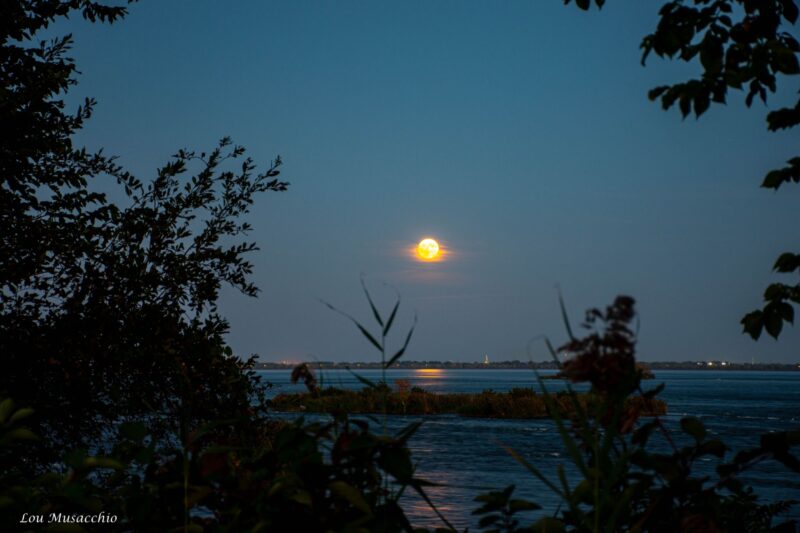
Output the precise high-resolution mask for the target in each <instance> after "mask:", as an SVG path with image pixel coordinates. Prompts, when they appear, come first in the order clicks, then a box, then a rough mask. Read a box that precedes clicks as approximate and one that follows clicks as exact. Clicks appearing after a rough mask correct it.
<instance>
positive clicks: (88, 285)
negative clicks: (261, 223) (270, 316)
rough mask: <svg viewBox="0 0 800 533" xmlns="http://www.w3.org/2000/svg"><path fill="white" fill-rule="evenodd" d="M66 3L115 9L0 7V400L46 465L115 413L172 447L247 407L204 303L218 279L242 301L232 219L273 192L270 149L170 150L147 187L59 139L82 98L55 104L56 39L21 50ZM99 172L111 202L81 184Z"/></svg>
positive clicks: (247, 289)
mask: <svg viewBox="0 0 800 533" xmlns="http://www.w3.org/2000/svg"><path fill="white" fill-rule="evenodd" d="M73 12H79V13H81V14H82V15H83V17H84V18H86V19H87V20H89V21H91V22H94V21H100V22H114V21H116V20H119V19H120V18H121V17H123V16H124V15H125V14H126V9H125V8H124V7H115V6H105V5H102V4H99V3H95V2H89V1H85V0H84V1H78V0H71V1H64V2H29V1H24V0H19V1H16V2H6V3H4V4H3V17H2V18H3V21H4V22H3V24H2V25H1V28H2V29H1V30H0V31H2V32H3V33H2V54H0V75H2V89H1V91H2V93H1V94H2V98H0V122H2V124H3V125H4V127H3V128H2V134H1V135H2V137H1V139H2V143H0V151H2V157H0V165H2V168H0V180H2V182H0V287H1V288H0V295H1V296H2V297H1V298H0V353H3V355H4V363H5V371H4V372H3V373H2V375H1V376H0V394H2V395H5V396H7V397H12V398H14V399H15V400H16V401H17V402H19V403H20V404H22V405H27V406H30V407H32V408H34V409H35V415H34V417H33V419H32V424H33V425H34V429H35V431H36V432H37V433H39V434H41V435H42V436H43V437H44V438H43V439H41V440H40V441H39V442H38V444H34V445H33V447H34V448H36V449H38V450H39V452H40V453H41V454H42V458H43V459H47V460H49V461H55V460H57V459H58V455H59V453H60V450H61V449H62V448H63V447H64V446H66V445H70V446H77V447H84V448H88V447H96V446H98V445H99V444H100V443H102V442H103V439H104V437H105V436H106V435H105V434H106V432H107V431H109V428H110V427H111V424H112V423H115V422H117V421H120V420H125V419H129V418H131V417H135V418H140V419H143V420H147V421H148V424H149V425H150V426H151V429H152V430H153V431H161V432H172V433H174V434H176V435H178V436H179V439H180V440H183V438H184V437H185V436H186V435H187V434H188V433H189V432H190V431H191V430H192V428H193V427H197V426H198V425H202V424H204V423H205V422H208V421H210V420H216V419H220V418H228V417H230V416H233V415H237V416H238V415H239V414H240V413H242V412H244V411H248V410H252V409H258V408H259V407H258V405H255V406H254V402H255V404H261V407H263V402H259V397H260V395H261V394H262V392H263V390H262V389H263V386H262V384H261V383H260V382H259V380H258V379H257V376H256V375H255V374H254V372H253V371H252V364H253V363H252V360H250V361H246V360H241V359H239V358H238V357H235V356H234V354H233V353H232V351H231V350H230V348H229V347H227V346H226V345H225V343H224V341H223V335H224V334H225V332H226V331H227V329H228V324H227V322H226V320H225V319H224V317H222V316H221V315H220V313H219V312H218V310H217V307H216V301H217V297H218V294H219V290H220V288H221V286H222V285H223V284H228V285H230V286H233V287H235V288H237V289H239V290H240V291H242V292H243V293H245V294H248V295H255V294H256V292H257V289H256V287H255V286H253V284H252V283H251V282H250V281H249V280H248V275H249V274H250V272H251V270H252V265H251V264H250V263H249V261H247V259H246V256H247V254H248V253H249V252H251V251H253V250H255V249H256V247H255V245H254V244H252V243H248V242H240V241H241V238H242V236H243V235H245V234H246V233H247V232H248V230H249V229H250V226H249V225H248V224H247V223H246V222H244V221H242V218H243V217H244V216H245V215H246V214H247V213H248V210H249V209H250V206H251V205H252V202H253V199H254V197H255V196H257V195H258V194H260V193H263V192H266V191H284V190H286V187H287V183H286V182H283V181H280V180H279V179H278V177H277V176H278V174H279V170H278V167H279V166H280V164H281V161H280V159H279V158H278V159H276V160H275V161H273V162H272V164H271V165H270V166H269V167H268V168H267V169H266V170H265V171H263V172H257V171H256V167H255V164H254V163H253V161H252V160H251V159H249V158H245V156H244V149H243V148H242V147H240V146H235V145H233V144H232V143H231V141H230V139H228V138H224V139H222V141H221V142H220V143H219V145H218V146H216V147H214V148H213V149H212V150H211V151H209V152H208V153H195V152H192V151H187V150H180V151H178V152H177V154H175V155H174V156H173V158H172V159H171V160H170V161H169V162H168V163H167V164H166V165H164V166H163V167H162V168H161V169H159V170H158V172H157V176H156V177H155V178H154V179H153V180H152V181H147V182H143V181H141V180H139V179H137V178H136V177H134V176H133V175H131V174H129V173H127V172H125V171H124V170H123V169H122V168H120V167H119V166H118V165H117V164H116V163H115V162H114V158H112V157H108V156H106V155H104V154H103V153H102V152H97V153H90V152H89V151H87V150H86V149H84V148H76V147H74V146H73V141H72V136H73V135H74V134H75V132H76V131H78V130H79V129H80V128H81V127H82V126H83V124H84V121H85V120H86V119H88V118H89V117H90V115H91V111H92V106H93V105H94V102H93V101H92V100H87V101H86V104H85V105H84V106H82V107H81V108H79V109H78V111H77V112H76V113H75V114H74V115H70V114H68V113H67V112H66V111H65V110H64V108H65V104H64V101H63V99H62V98H63V95H64V93H65V92H66V91H67V90H68V89H69V88H70V87H71V86H72V85H74V84H75V74H76V70H75V64H74V62H73V61H72V60H71V59H70V58H69V57H68V56H67V54H68V52H69V49H70V45H71V43H72V40H71V37H70V36H66V37H61V38H56V39H54V40H52V41H50V42H46V43H42V44H41V45H37V44H33V43H34V42H35V41H34V40H35V39H36V38H37V35H38V33H37V32H40V31H41V30H43V29H44V28H46V27H47V26H49V25H50V24H51V23H53V22H54V21H56V20H58V19H60V18H63V17H66V16H68V15H69V14H70V13H73ZM99 180H103V181H104V182H107V181H112V182H113V181H115V182H116V183H117V184H118V186H119V187H118V188H119V190H118V191H117V194H118V195H119V196H121V197H122V198H123V200H121V201H118V202H116V203H112V202H111V201H109V199H108V198H107V197H106V195H105V194H102V193H99V192H96V189H97V187H96V183H97V182H98V181H99ZM262 411H263V409H262ZM254 420H255V418H254ZM46 463H47V461H44V462H38V463H31V465H38V466H39V467H44V466H45V465H46Z"/></svg>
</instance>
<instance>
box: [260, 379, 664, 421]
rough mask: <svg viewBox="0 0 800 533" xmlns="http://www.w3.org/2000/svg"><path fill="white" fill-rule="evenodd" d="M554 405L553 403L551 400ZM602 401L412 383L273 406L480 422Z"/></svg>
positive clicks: (654, 406)
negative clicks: (446, 388)
mask: <svg viewBox="0 0 800 533" xmlns="http://www.w3.org/2000/svg"><path fill="white" fill-rule="evenodd" d="M548 397H549V399H550V400H552V401H551V402H548V401H547V399H548ZM598 399H599V397H598V396H596V395H593V394H591V393H576V394H575V400H577V402H576V401H575V400H573V398H571V397H570V395H569V393H567V392H557V393H548V394H547V397H545V395H544V394H542V393H537V392H536V391H535V390H534V389H532V388H528V387H518V388H514V389H511V390H510V391H508V392H495V391H491V390H485V391H483V392H480V393H432V392H428V391H426V390H424V389H421V388H419V387H411V386H410V383H409V382H408V380H397V382H396V387H395V388H394V389H390V388H389V386H388V385H384V386H383V387H381V386H380V385H379V386H377V387H365V388H363V389H361V390H346V389H339V388H334V387H327V388H324V389H315V390H312V391H310V392H303V393H288V394H287V393H281V394H278V395H277V396H275V397H274V398H272V400H270V403H271V407H272V408H273V409H275V410H276V411H283V412H310V413H329V414H336V413H349V414H369V413H371V414H379V413H384V412H385V413H386V414H391V415H438V414H457V415H461V416H466V417H476V418H518V419H528V418H549V417H550V409H549V408H548V403H551V404H552V405H554V406H555V407H556V408H557V410H558V413H559V414H560V416H564V417H572V416H573V415H575V414H576V403H577V405H578V406H580V408H581V409H583V410H586V408H587V406H588V405H589V404H590V402H593V401H596V400H598ZM625 409H626V411H627V412H629V413H636V414H638V415H641V416H654V415H663V414H666V412H667V404H666V403H665V402H664V401H662V400H659V399H657V398H645V397H642V396H631V397H630V398H628V399H627V400H626V403H625Z"/></svg>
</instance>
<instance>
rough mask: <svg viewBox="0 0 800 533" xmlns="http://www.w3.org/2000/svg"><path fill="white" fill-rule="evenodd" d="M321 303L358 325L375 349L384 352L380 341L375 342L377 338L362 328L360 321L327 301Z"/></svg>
mask: <svg viewBox="0 0 800 533" xmlns="http://www.w3.org/2000/svg"><path fill="white" fill-rule="evenodd" d="M319 301H320V303H322V305H324V306H326V307H327V308H328V309H330V310H331V311H334V312H336V313H339V314H340V315H342V316H343V317H346V318H347V319H349V320H350V321H351V322H352V323H353V324H355V325H356V327H357V328H358V329H359V331H361V334H362V335H364V337H366V338H367V340H368V341H369V342H371V343H372V345H373V346H375V348H377V349H378V351H380V352H383V347H381V345H380V343H379V342H378V341H376V340H375V337H373V336H372V335H371V334H370V332H369V331H367V329H366V328H365V327H364V326H362V325H361V323H360V322H359V321H358V320H356V319H355V318H353V317H352V316H351V315H348V314H347V313H345V312H344V311H342V310H341V309H339V308H337V307H334V306H333V305H331V304H329V303H328V302H326V301H325V300H319Z"/></svg>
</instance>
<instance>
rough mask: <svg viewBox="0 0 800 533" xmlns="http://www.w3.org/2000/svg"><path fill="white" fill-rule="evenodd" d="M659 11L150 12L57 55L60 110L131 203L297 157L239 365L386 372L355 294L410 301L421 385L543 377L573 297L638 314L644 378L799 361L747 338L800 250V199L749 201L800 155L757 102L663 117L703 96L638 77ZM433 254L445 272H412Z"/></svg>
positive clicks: (269, 222)
mask: <svg viewBox="0 0 800 533" xmlns="http://www.w3.org/2000/svg"><path fill="white" fill-rule="evenodd" d="M659 5H660V2H634V1H627V2H623V1H614V2H609V3H608V5H607V6H606V8H604V9H603V11H602V12H599V13H598V12H597V11H593V12H591V13H584V12H581V11H579V10H578V9H577V8H575V7H574V6H568V7H565V6H563V5H562V3H561V2H560V1H558V0H552V1H549V2H543V1H542V2H528V1H515V2H468V1H439V2H427V1H425V2H422V1H418V2H394V3H388V2H299V1H298V2H274V3H273V2H269V3H268V2H249V3H245V2H241V3H235V4H234V3H225V4H222V3H220V2H210V1H205V2H177V1H176V2H153V1H150V2H141V3H139V4H134V5H133V6H131V14H130V16H129V17H128V18H127V19H125V20H124V21H122V22H121V23H119V24H114V25H113V26H102V25H91V24H88V23H86V22H83V21H82V20H80V19H79V18H76V19H74V20H72V21H69V22H67V23H64V24H59V25H58V26H56V27H55V28H54V30H55V31H57V32H66V31H71V32H73V33H74V36H75V39H76V46H75V49H74V50H73V52H74V53H73V54H72V55H73V57H75V59H76V60H77V63H78V67H79V70H81V72H82V74H81V76H80V83H79V85H78V86H77V87H76V88H74V89H73V90H72V92H71V93H70V98H69V100H68V101H69V102H70V103H71V104H72V105H77V103H78V102H79V101H80V100H81V99H82V98H83V97H85V96H93V97H95V98H97V100H98V102H99V104H98V107H97V108H96V113H95V116H94V117H93V118H92V120H91V121H90V122H89V123H88V125H87V127H86V129H85V130H84V131H83V132H82V133H81V134H80V138H79V140H80V141H81V142H83V143H85V144H86V145H87V146H89V147H92V148H97V147H104V148H105V150H106V151H107V152H108V153H113V154H118V155H119V156H120V162H121V163H122V164H123V165H124V166H126V167H127V168H128V169H129V170H131V171H133V172H134V173H135V174H137V175H138V176H139V177H140V178H150V177H153V176H154V174H155V169H156V168H157V167H158V166H159V165H161V164H163V163H164V162H165V161H167V159H168V157H169V156H170V155H171V154H173V153H175V151H176V150H177V149H178V148H182V147H187V148H195V149H198V150H207V149H208V148H210V147H212V145H213V144H214V143H215V142H216V140H217V139H219V138H220V137H222V136H224V135H231V136H232V137H233V138H234V140H235V141H236V142H237V143H240V144H243V145H245V146H246V147H248V149H249V153H250V154H251V155H252V156H253V157H254V158H255V159H256V161H257V162H260V163H262V164H263V165H266V164H268V162H269V160H270V159H272V158H273V157H274V156H275V155H277V154H280V155H281V156H282V157H283V159H284V163H285V164H284V167H283V169H282V170H283V173H282V177H284V178H286V179H287V180H289V181H290V182H291V187H290V190H289V192H287V193H283V194H267V195H264V196H261V197H260V198H259V199H258V200H257V203H256V205H255V208H254V210H253V212H252V216H251V217H250V221H251V222H252V223H253V225H254V227H255V229H254V231H253V233H252V237H253V239H254V240H255V241H257V242H258V243H259V245H260V246H261V250H260V251H259V252H257V253H255V254H253V256H252V259H253V261H254V263H255V265H256V268H255V273H254V278H255V281H256V282H257V284H258V285H259V286H260V288H261V289H262V293H261V295H260V297H259V298H257V299H250V298H247V297H244V296H241V295H239V294H237V293H236V292H235V291H232V290H227V291H225V293H224V294H223V298H222V305H221V307H222V310H223V312H224V313H225V314H226V316H227V317H228V318H229V319H230V321H231V325H232V330H231V333H230V335H229V341H230V343H231V345H232V346H233V348H234V349H235V350H237V351H238V352H239V353H242V354H248V353H257V354H259V355H260V356H261V357H262V358H263V359H265V360H272V361H277V360H282V359H288V360H295V361H296V360H303V359H305V360H313V359H316V360H345V361H346V360H349V361H355V360H374V357H375V353H374V352H373V351H372V350H371V349H370V346H369V345H368V344H367V343H366V342H365V341H364V339H363V338H361V337H360V334H359V333H358V331H357V330H356V329H355V328H354V327H353V326H352V324H350V323H348V321H347V320H346V319H345V318H343V317H342V316H340V315H337V314H335V313H333V312H331V311H330V310H329V309H327V308H326V307H324V306H323V305H322V304H321V303H320V302H319V301H318V299H323V300H326V301H329V302H331V303H333V304H334V305H336V306H338V307H340V308H341V309H343V310H345V311H348V312H350V313H352V314H353V315H355V316H356V317H358V318H359V319H363V320H364V321H365V322H367V321H369V319H370V313H369V308H368V307H367V304H366V301H365V300H364V298H363V294H362V292H361V288H360V285H359V277H360V275H361V274H362V273H363V274H364V275H365V276H366V281H367V284H368V285H369V286H370V287H371V288H372V289H373V291H374V293H375V298H376V300H377V301H378V303H379V305H381V306H382V307H383V308H386V309H387V311H388V308H390V306H391V304H392V299H393V298H394V294H395V293H394V290H395V289H396V290H397V291H398V292H399V293H400V294H401V295H402V304H401V313H400V317H399V319H398V324H397V331H396V332H395V336H394V337H393V338H392V340H393V341H394V342H395V344H399V343H400V342H401V340H402V339H401V338H400V337H401V331H400V330H401V329H402V328H406V327H408V325H410V323H411V320H412V318H413V315H414V312H416V313H417V315H418V319H419V323H418V325H417V330H416V333H415V336H414V338H413V340H412V342H411V345H410V347H409V351H408V354H407V356H406V358H407V359H412V360H421V359H439V360H460V361H476V360H482V359H483V355H484V354H488V355H489V357H490V358H491V359H493V360H502V359H526V358H527V356H526V345H527V343H528V340H529V339H531V338H532V337H534V336H536V335H541V334H548V335H549V336H551V338H552V339H553V341H554V342H561V341H563V340H564V338H565V335H564V330H563V327H562V325H561V322H560V313H559V308H558V299H557V292H556V288H555V287H556V286H557V285H560V286H561V288H562V290H563V293H564V298H565V300H566V302H567V306H568V309H569V311H570V316H571V318H572V319H573V321H574V322H579V321H580V320H581V318H582V316H583V310H584V309H586V308H588V307H593V306H605V305H607V304H608V303H610V302H611V301H612V300H613V298H614V296H615V295H617V294H629V295H632V296H634V297H635V298H636V299H637V301H638V307H639V310H640V313H641V330H640V344H639V354H640V358H641V359H643V360H651V361H652V360H687V359H712V358H713V359H728V360H731V361H739V362H744V361H748V362H749V361H751V360H753V359H755V360H756V361H760V362H768V361H783V362H790V361H798V360H800V350H799V349H798V347H799V346H800V342H798V341H800V330H798V328H793V329H792V328H790V329H789V330H787V331H786V332H785V333H784V335H783V336H782V337H781V339H780V340H779V341H778V342H775V341H774V340H772V339H771V338H764V339H762V340H761V341H759V342H753V341H752V340H750V339H749V337H746V336H745V335H743V334H742V333H741V326H740V325H739V319H740V318H741V316H742V315H743V314H744V313H745V312H747V311H750V310H752V309H753V308H755V307H756V306H757V305H758V304H759V303H760V300H761V294H762V292H763V289H764V287H765V286H766V284H767V283H768V282H769V281H771V280H775V279H780V278H779V277H777V276H775V275H773V274H771V271H770V269H771V266H772V263H773V262H774V260H775V258H776V257H777V255H778V254H779V253H780V252H783V251H786V250H790V249H796V248H797V247H798V245H799V244H800V243H799V242H798V241H797V232H796V230H797V227H798V223H800V209H797V206H798V200H800V192H799V191H798V189H797V188H796V187H795V188H793V189H791V188H786V189H784V190H781V191H780V192H778V193H773V192H771V191H766V190H764V189H760V188H759V187H758V185H759V184H760V182H761V178H762V176H763V175H764V173H765V172H766V171H768V170H770V169H772V168H774V167H778V166H781V165H782V163H783V162H784V161H785V160H786V159H788V158H789V157H792V156H794V155H795V154H796V147H797V132H796V131H795V132H789V133H769V132H767V131H766V126H765V121H764V117H765V112H766V111H765V108H764V106H763V105H761V104H760V103H758V104H755V105H754V106H753V109H750V110H748V109H746V108H745V107H744V103H743V97H742V95H741V94H732V95H731V98H730V102H729V104H728V106H726V107H719V106H718V107H712V108H711V109H710V110H709V111H708V112H707V113H706V115H705V116H703V117H702V119H701V120H699V121H696V120H695V119H694V118H689V119H686V120H681V118H680V115H679V113H678V112H677V111H672V112H664V111H662V110H661V108H660V106H659V105H657V104H653V103H650V102H649V101H648V100H647V97H646V92H647V90H648V89H649V88H651V87H652V86H655V85H659V84H663V83H668V82H671V81H677V80H679V79H683V78H685V77H687V76H689V75H692V74H694V73H695V72H696V70H695V69H694V68H692V67H687V66H686V65H681V64H677V63H670V62H664V61H659V60H657V59H652V60H651V61H650V62H649V64H648V67H646V68H643V67H641V65H640V64H639V59H640V53H639V49H638V46H639V43H640V41H641V37H642V36H643V35H645V34H646V33H648V32H649V31H650V30H652V29H653V28H654V27H655V24H656V21H657V17H656V13H657V10H658V7H659ZM793 87H794V86H793V85H792V84H788V85H787V84H786V83H784V87H783V90H782V92H780V93H779V94H777V95H774V96H771V97H770V106H771V107H776V106H778V105H780V104H781V103H786V102H789V101H790V99H791V98H792V97H793V96H794V95H793V94H792V90H793ZM423 236H434V237H437V238H439V239H440V240H441V241H442V242H443V243H444V244H445V245H446V246H447V247H448V249H449V250H450V251H451V252H452V253H451V254H450V255H449V257H448V260H447V261H444V262H440V263H429V264H420V263H416V262H414V261H412V260H411V259H410V258H409V257H408V256H407V255H406V253H405V252H406V249H407V248H408V246H411V245H413V244H414V243H415V242H417V241H418V240H419V239H420V238H422V237H423ZM385 284H389V285H390V286H391V287H393V288H390V287H387V286H386V285H385ZM533 347H534V348H533V353H532V355H533V358H534V359H536V360H542V359H545V358H547V355H546V353H545V351H544V349H543V347H542V346H541V345H540V344H534V345H533Z"/></svg>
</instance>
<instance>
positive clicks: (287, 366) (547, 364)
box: [256, 360, 800, 371]
mask: <svg viewBox="0 0 800 533" xmlns="http://www.w3.org/2000/svg"><path fill="white" fill-rule="evenodd" d="M297 364H298V363H296V362H287V361H281V362H269V361H261V362H259V363H258V364H257V365H256V368H258V369H260V370H292V369H293V368H294V367H295V366H297ZM307 364H308V366H310V367H312V368H314V369H321V370H335V369H341V370H346V369H380V368H381V363H380V362H336V361H314V362H309V363H307ZM642 364H643V365H644V366H645V367H649V368H650V369H651V370H654V371H655V370H751V371H752V370H756V371H776V370H778V371H800V363H733V362H730V361H722V360H709V361H656V362H649V361H648V362H646V363H642ZM425 368H429V369H479V370H486V369H520V370H558V366H557V365H556V364H555V363H554V362H553V361H519V360H513V361H499V362H490V363H485V362H462V361H399V362H397V363H395V364H393V365H392V366H391V369H408V370H415V369H425Z"/></svg>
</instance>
